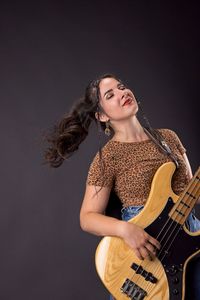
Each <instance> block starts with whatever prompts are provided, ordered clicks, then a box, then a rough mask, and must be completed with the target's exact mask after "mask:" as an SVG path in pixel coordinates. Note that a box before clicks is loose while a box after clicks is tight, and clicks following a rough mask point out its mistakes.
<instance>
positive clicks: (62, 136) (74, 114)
mask: <svg viewBox="0 0 200 300" xmlns="http://www.w3.org/2000/svg"><path fill="white" fill-rule="evenodd" d="M104 78H115V79H116V80H118V81H119V82H121V80H120V79H119V78H117V77H116V76H115V75H113V74H105V75H102V76H100V77H98V78H97V79H95V80H92V81H91V82H90V83H89V84H88V86H87V87H86V90H85V95H84V97H83V98H81V99H80V100H79V101H78V102H77V103H75V105H74V106H73V107H72V109H71V111H70V112H69V113H67V114H66V115H64V117H63V118H62V119H61V121H60V122H59V123H58V124H57V125H55V126H54V128H53V131H52V132H51V133H49V134H48V135H47V136H46V140H47V142H48V145H49V146H48V148H47V150H46V151H45V154H44V157H45V161H46V162H47V163H48V164H49V165H50V166H51V167H54V168H57V167H59V166H60V165H61V164H62V163H63V161H64V160H65V159H67V158H69V157H70V156H71V155H72V154H73V153H74V152H75V151H76V150H78V148H79V145H80V144H81V143H82V142H83V140H84V139H85V138H86V136H87V135H88V130H89V127H90V124H91V122H92V121H95V122H99V123H100V125H101V127H102V128H103V129H105V124H104V123H103V122H100V121H98V120H97V119H96V117H95V113H96V112H97V113H99V112H101V111H102V108H101V106H100V104H99V98H100V91H99V84H100V82H101V80H102V79H104Z"/></svg>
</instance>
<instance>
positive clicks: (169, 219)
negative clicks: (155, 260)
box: [132, 182, 196, 285]
mask: <svg viewBox="0 0 200 300" xmlns="http://www.w3.org/2000/svg"><path fill="white" fill-rule="evenodd" d="M192 186H193V182H192V184H191V185H190V186H189V187H188V189H190V188H191V187H192ZM195 187H196V186H194V189H195ZM190 193H191V192H190ZM186 195H187V194H185V195H184V196H183V199H184V197H185V196H186ZM187 196H188V195H187ZM188 198H189V199H190V201H193V200H194V199H192V198H191V197H190V196H188ZM186 202H187V200H186ZM195 202H196V201H195ZM180 205H182V208H185V209H186V211H187V209H188V208H187V207H185V205H184V203H181V202H180V203H179V204H178V206H177V209H178V208H179V209H180V207H179V206H180ZM174 213H175V211H174V212H173V214H174ZM176 216H177V214H176ZM181 218H182V217H181ZM175 219H176V217H175ZM175 219H172V218H168V220H167V221H166V223H165V224H164V226H163V227H162V229H161V231H160V233H159V234H158V236H157V239H158V237H159V236H160V234H161V233H162V231H163V230H164V228H165V227H166V225H167V223H169V222H170V221H172V220H173V221H172V222H171V225H170V227H171V226H172V224H173V223H174V222H176V221H175ZM176 225H180V224H178V223H177V222H176ZM176 227H177V226H175V228H174V230H175V229H176ZM180 228H182V226H179V229H178V232H177V233H176V234H175V237H174V238H173V239H172V241H171V244H170V245H169V246H168V249H167V251H169V248H170V247H171V245H172V243H173V241H174V239H175V238H176V236H177V234H178V233H179V231H180ZM174 230H173V231H172V233H171V234H170V236H169V237H168V239H167V241H166V242H165V244H164V246H165V245H166V243H167V242H168V241H169V239H170V238H171V235H172V234H173V232H174ZM168 231H169V228H168ZM166 234H167V232H166V233H165V235H164V236H163V237H162V239H163V238H164V237H165V236H166ZM164 246H163V247H162V248H161V249H160V253H159V255H160V254H161V252H162V251H163V249H164ZM166 254H167V253H166V252H165V253H164V256H163V258H162V260H163V259H164V257H165V255H166ZM159 255H158V256H159ZM162 260H161V261H162ZM145 265H146V264H145ZM140 266H142V267H143V266H144V264H141V265H140ZM159 269H161V268H159V267H158V270H156V272H154V274H157V271H160V270H159ZM135 274H136V273H135ZM135 274H134V275H135ZM133 277H134V276H132V278H133ZM147 285H148V282H147Z"/></svg>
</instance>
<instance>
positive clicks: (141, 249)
mask: <svg viewBox="0 0 200 300" xmlns="http://www.w3.org/2000/svg"><path fill="white" fill-rule="evenodd" d="M121 237H122V238H123V240H124V241H125V242H126V244H127V245H128V246H129V247H131V248H132V249H133V251H134V253H135V255H136V256H137V257H138V258H139V259H141V260H143V259H145V258H148V259H149V260H152V259H153V258H154V257H155V255H156V251H157V250H158V249H160V243H159V242H158V241H157V240H156V239H155V238H153V237H152V236H150V235H149V234H148V233H147V232H146V231H145V230H144V229H143V228H141V227H139V226H138V225H136V224H133V223H130V222H124V223H123V226H122V232H121Z"/></svg>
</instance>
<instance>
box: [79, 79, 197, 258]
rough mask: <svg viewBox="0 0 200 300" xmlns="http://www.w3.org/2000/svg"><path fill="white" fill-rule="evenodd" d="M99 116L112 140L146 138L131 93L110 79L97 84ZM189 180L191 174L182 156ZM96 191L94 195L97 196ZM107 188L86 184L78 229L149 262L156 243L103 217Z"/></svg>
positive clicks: (139, 230) (133, 227) (137, 230)
mask: <svg viewBox="0 0 200 300" xmlns="http://www.w3.org/2000/svg"><path fill="white" fill-rule="evenodd" d="M99 88H100V105H101V108H102V111H103V112H101V113H98V115H96V118H99V120H100V121H101V122H109V124H110V126H112V128H113V130H114V136H113V138H112V139H113V140H117V141H121V142H137V141H143V140H146V139H148V137H147V135H146V134H145V132H144V130H143V127H142V126H141V124H140V123H139V121H138V119H137V117H136V113H137V111H138V105H137V102H136V99H135V96H134V94H133V93H132V91H131V90H129V89H128V88H126V87H125V86H124V85H123V84H121V83H119V82H118V81H117V80H116V79H114V78H105V79H103V80H102V81H101V82H100V85H99ZM184 159H185V161H186V164H187V168H188V172H189V176H190V178H192V171H191V167H190V164H189V161H188V159H187V156H186V154H184ZM97 191H98V193H97ZM110 191H111V188H109V187H95V186H92V185H87V186H86V190H85V195H84V199H83V203H82V207H81V211H80V224H81V228H82V229H83V230H85V231H87V232H90V233H93V234H95V235H99V236H117V237H120V238H122V239H123V240H124V241H125V242H126V243H127V244H128V245H129V246H130V247H131V248H132V249H133V251H134V252H135V254H136V255H137V257H138V258H139V259H144V258H149V259H152V258H153V257H154V256H155V255H156V249H159V248H160V244H159V242H158V241H157V240H156V239H154V238H153V237H151V236H150V235H149V234H147V233H146V232H145V231H144V230H143V229H142V228H140V227H139V226H137V225H135V224H131V223H128V222H125V221H121V220H118V219H115V218H112V217H108V216H105V215H104V212H105V209H106V206H107V204H108V200H109V195H110Z"/></svg>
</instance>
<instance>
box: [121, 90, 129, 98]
mask: <svg viewBox="0 0 200 300" xmlns="http://www.w3.org/2000/svg"><path fill="white" fill-rule="evenodd" d="M127 96H128V92H124V91H123V94H122V99H123V98H126V97H127Z"/></svg>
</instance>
